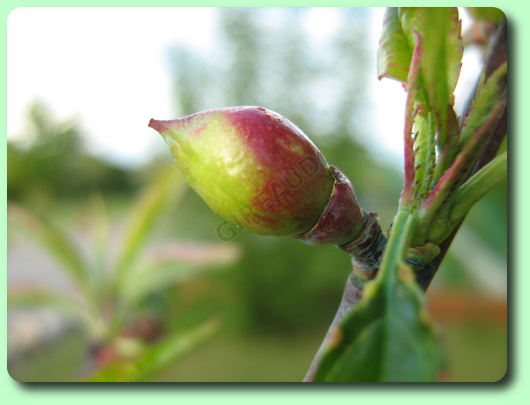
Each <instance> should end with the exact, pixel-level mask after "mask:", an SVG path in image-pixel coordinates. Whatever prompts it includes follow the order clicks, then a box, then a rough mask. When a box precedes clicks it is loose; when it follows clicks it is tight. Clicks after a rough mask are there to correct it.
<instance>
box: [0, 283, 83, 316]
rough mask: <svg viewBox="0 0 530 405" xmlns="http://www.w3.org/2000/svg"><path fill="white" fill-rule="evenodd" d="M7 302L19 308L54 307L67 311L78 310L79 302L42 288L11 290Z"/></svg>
mask: <svg viewBox="0 0 530 405" xmlns="http://www.w3.org/2000/svg"><path fill="white" fill-rule="evenodd" d="M7 303H8V305H9V306H12V307H15V306H16V307H19V308H29V309H33V308H42V307H52V308H57V309H60V310H63V311H65V312H72V311H76V310H77V308H79V303H78V302H76V301H74V300H73V299H71V298H68V297H66V296H64V295H61V294H57V293H54V292H51V291H48V290H41V289H34V288H31V289H26V288H25V289H21V290H18V289H17V290H10V291H9V294H8V295H7Z"/></svg>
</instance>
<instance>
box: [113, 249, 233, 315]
mask: <svg viewBox="0 0 530 405" xmlns="http://www.w3.org/2000/svg"><path fill="white" fill-rule="evenodd" d="M239 254H240V252H239V249H238V248H237V247H236V246H235V245H220V244H211V245H201V244H197V243H195V244H176V243H174V244H171V245H169V246H166V247H165V248H163V249H160V250H158V251H157V252H156V254H155V255H154V257H153V258H151V260H150V261H149V262H148V263H147V264H146V265H145V266H143V267H142V269H141V270H139V271H136V272H134V274H132V275H131V277H128V278H127V280H125V282H124V285H123V289H122V293H123V296H124V297H125V298H126V299H127V301H128V302H129V304H133V303H136V302H139V301H141V300H142V298H144V297H146V296H147V295H149V294H151V293H154V292H156V291H158V290H161V289H163V288H168V287H170V286H173V285H175V284H178V283H182V282H185V281H187V280H189V279H191V278H194V277H197V276H198V275H200V274H202V273H204V272H211V271H215V270H216V269H218V266H220V265H226V264H228V263H232V262H234V261H235V260H236V259H237V258H238V257H239Z"/></svg>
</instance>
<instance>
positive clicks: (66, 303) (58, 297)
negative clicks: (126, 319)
mask: <svg viewBox="0 0 530 405" xmlns="http://www.w3.org/2000/svg"><path fill="white" fill-rule="evenodd" d="M7 303H8V306H9V307H11V308H13V307H16V308H24V309H37V308H53V309H55V310H58V311H60V312H62V313H65V314H68V315H70V316H72V317H73V318H74V319H76V320H77V321H81V322H83V324H84V326H85V327H86V328H87V330H88V331H89V333H90V334H91V335H92V336H95V337H98V336H101V335H102V330H103V328H104V325H103V324H102V322H101V319H100V318H98V316H97V314H94V313H93V312H91V310H90V308H89V307H88V306H86V305H83V304H81V303H80V302H77V301H76V300H74V299H72V298H70V297H67V296H65V295H62V294H58V293H55V292H53V291H49V290H42V289H37V288H31V289H29V288H24V289H17V290H10V291H9V293H8V296H7Z"/></svg>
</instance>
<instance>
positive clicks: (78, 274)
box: [9, 204, 90, 293]
mask: <svg viewBox="0 0 530 405" xmlns="http://www.w3.org/2000/svg"><path fill="white" fill-rule="evenodd" d="M9 216H10V217H11V218H13V219H15V220H17V221H18V222H19V223H20V224H21V225H23V226H24V227H25V231H26V232H27V233H28V234H29V235H31V236H32V237H33V238H35V239H36V240H37V241H38V242H39V244H40V245H41V246H42V247H44V248H46V250H47V251H48V252H49V253H50V254H51V255H52V256H53V257H55V259H56V260H57V261H58V262H59V263H61V264H62V267H61V268H63V269H64V270H66V271H67V272H68V274H69V275H70V276H71V277H72V278H73V279H74V280H75V281H76V282H77V286H78V287H79V288H80V289H81V291H82V292H84V293H87V289H88V286H89V285H90V274H89V270H88V267H87V265H86V263H85V260H84V258H83V256H82V255H81V252H80V251H79V250H78V248H77V246H75V245H74V243H73V241H72V238H71V236H69V235H67V234H66V233H65V232H63V230H62V229H60V228H59V227H57V226H55V225H54V224H52V223H51V222H49V221H47V220H46V219H44V218H42V217H40V216H37V215H35V214H33V213H31V212H29V211H28V210H26V209H24V208H22V207H21V206H18V205H15V204H11V205H10V206H9Z"/></svg>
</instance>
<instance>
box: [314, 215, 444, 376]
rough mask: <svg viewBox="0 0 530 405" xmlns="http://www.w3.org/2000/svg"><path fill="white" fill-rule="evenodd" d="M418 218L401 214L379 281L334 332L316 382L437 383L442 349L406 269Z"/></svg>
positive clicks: (418, 292) (375, 281) (373, 282)
mask: <svg viewBox="0 0 530 405" xmlns="http://www.w3.org/2000/svg"><path fill="white" fill-rule="evenodd" d="M412 229H413V217H412V216H411V215H410V214H409V213H407V212H405V211H400V212H399V213H398V215H397V216H396V218H395V221H394V224H393V230H392V236H391V238H390V239H389V241H388V245H387V247H386V249H385V254H384V257H383V261H382V263H381V268H380V269H379V274H378V276H377V278H376V279H375V280H374V281H372V282H369V283H367V284H366V285H365V290H364V294H363V298H362V299H361V300H360V301H359V302H358V303H357V304H356V306H354V307H353V309H352V310H351V312H350V313H349V314H348V315H346V317H345V318H344V319H343V321H342V322H341V323H340V324H339V326H338V327H337V329H336V330H335V331H334V332H332V335H331V338H330V339H329V344H328V347H327V348H326V349H325V352H324V354H323V357H322V360H321V362H320V365H319V367H318V369H317V372H316V375H315V381H344V382H346V381H348V382H357V381H365V382H382V381H385V382H391V381H392V382H402V381H408V382H421V381H434V380H435V379H436V376H437V374H438V372H439V370H440V366H441V354H440V346H439V343H438V341H437V339H436V336H435V334H434V332H433V329H432V326H431V325H430V323H429V321H428V317H427V310H426V308H425V302H424V298H423V294H422V292H421V291H420V289H419V287H418V285H417V284H416V281H415V277H414V275H413V273H412V270H411V269H410V267H409V266H408V265H406V264H404V261H403V260H404V255H405V252H406V249H407V248H408V245H409V241H410V237H411V231H412Z"/></svg>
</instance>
